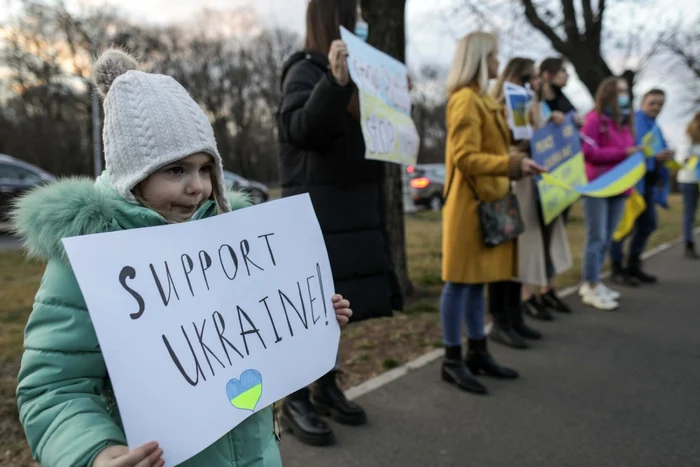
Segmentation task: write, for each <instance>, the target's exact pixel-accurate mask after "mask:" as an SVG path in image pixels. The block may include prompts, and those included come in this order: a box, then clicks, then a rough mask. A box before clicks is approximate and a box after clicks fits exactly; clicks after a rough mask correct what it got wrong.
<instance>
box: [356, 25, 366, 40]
mask: <svg viewBox="0 0 700 467" xmlns="http://www.w3.org/2000/svg"><path fill="white" fill-rule="evenodd" d="M355 35H356V36H357V37H359V38H360V39H362V40H363V41H365V42H367V36H369V25H368V24H367V23H365V22H364V21H358V22H357V24H355Z"/></svg>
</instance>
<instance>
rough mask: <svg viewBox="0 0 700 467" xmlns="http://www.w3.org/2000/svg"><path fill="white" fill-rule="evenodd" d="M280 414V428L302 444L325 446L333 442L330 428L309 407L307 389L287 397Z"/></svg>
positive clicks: (333, 438)
mask: <svg viewBox="0 0 700 467" xmlns="http://www.w3.org/2000/svg"><path fill="white" fill-rule="evenodd" d="M280 412H281V413H280V424H281V425H282V428H283V429H284V430H286V431H290V432H291V433H292V434H293V435H294V436H295V437H296V438H297V439H298V440H299V441H301V442H302V443H304V444H309V445H311V446H327V445H329V444H333V442H334V441H335V437H334V436H333V431H332V430H331V427H329V426H328V424H327V423H326V421H325V420H323V418H322V417H321V415H320V414H319V413H318V412H316V410H314V408H313V406H312V405H311V401H310V400H309V390H308V389H307V388H302V389H300V390H298V391H297V392H294V393H292V394H290V395H289V396H287V397H286V398H285V400H284V402H282V410H281V411H280Z"/></svg>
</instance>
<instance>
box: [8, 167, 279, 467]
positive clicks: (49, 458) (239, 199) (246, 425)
mask: <svg viewBox="0 0 700 467" xmlns="http://www.w3.org/2000/svg"><path fill="white" fill-rule="evenodd" d="M229 199H230V201H231V207H232V209H240V208H243V207H246V206H248V205H249V202H248V199H247V197H246V196H245V195H243V194H240V193H232V194H229ZM215 214H216V205H215V203H214V202H213V201H208V202H206V203H205V204H204V205H203V206H202V207H201V208H200V209H199V210H198V211H197V212H196V213H195V215H194V217H193V219H201V218H205V217H210V216H213V215H215ZM13 221H14V227H15V230H16V232H17V233H18V234H19V235H20V236H21V238H22V239H23V241H24V246H25V248H26V249H27V251H28V253H29V254H30V255H31V256H34V257H38V258H41V259H43V260H46V261H48V264H47V266H46V272H45V273H44V277H43V278H42V280H41V286H40V287H39V291H38V292H37V294H36V298H35V302H34V309H33V311H32V313H31V316H30V317H29V321H28V322H27V328H26V330H25V336H24V348H25V350H24V354H23V356H22V365H21V368H20V372H19V377H18V379H19V385H18V387H17V402H18V405H19V414H20V420H21V422H22V425H23V426H24V430H25V433H26V435H27V440H28V441H29V445H30V447H31V449H32V453H33V455H34V458H35V459H36V460H37V461H39V462H40V463H41V464H42V465H43V466H46V467H80V466H90V465H92V462H93V460H94V459H95V457H96V456H97V454H98V453H99V452H100V451H101V450H103V449H104V448H105V447H107V446H110V445H116V444H126V439H125V437H124V432H123V430H122V428H121V422H120V419H119V414H118V410H117V407H116V404H115V402H114V397H113V395H112V390H111V385H110V384H109V379H108V374H107V369H106V367H105V361H104V359H103V358H102V353H101V352H100V348H99V345H98V342H97V336H96V335H95V330H94V328H93V326H92V322H91V320H90V316H89V314H88V312H87V308H86V306H85V301H84V300H83V296H82V293H81V292H80V289H79V287H78V283H77V281H76V279H75V275H74V274H73V272H72V270H71V267H70V264H69V263H68V260H67V259H66V255H65V252H64V250H63V246H62V243H61V239H62V238H65V237H71V236H76V235H87V234H92V233H99V232H107V231H115V230H125V229H132V228H139V227H148V226H155V225H162V224H165V220H164V219H163V218H162V217H161V216H160V215H159V214H157V213H156V212H155V211H152V210H150V209H146V208H144V207H141V206H138V205H135V204H132V203H129V202H127V201H126V200H124V199H123V198H121V197H119V196H118V195H117V194H116V193H115V192H114V191H113V190H112V189H111V187H110V185H109V181H108V180H107V179H106V177H105V176H103V177H101V178H100V179H98V181H97V183H95V182H94V181H93V180H90V179H75V178H74V179H66V180H62V181H58V182H55V183H53V184H51V185H48V186H44V187H42V188H39V189H36V190H34V191H33V192H31V193H29V194H28V195H26V196H24V197H23V198H21V199H20V200H19V201H18V203H17V205H16V207H15V210H14V211H13ZM181 429H183V430H187V429H192V430H196V429H197V427H181ZM167 455H168V453H167V452H166V453H164V457H165V458H167ZM181 465H183V466H186V467H195V466H197V467H199V466H201V467H224V466H226V467H244V466H245V467H279V466H281V465H282V461H281V458H280V453H279V446H278V443H277V438H276V437H275V433H274V423H273V415H272V409H271V408H270V407H268V408H265V409H263V410H261V411H259V412H257V413H256V414H254V415H252V416H251V417H249V418H248V419H246V420H245V421H244V422H243V423H241V424H240V425H239V426H238V427H236V428H235V429H234V430H232V431H230V432H229V433H228V434H226V435H225V436H224V437H223V438H221V439H219V440H218V441H216V442H215V443H214V444H213V445H211V446H210V447H208V448H207V449H205V450H204V451H202V452H201V453H199V454H197V455H196V456H195V457H193V458H192V459H190V460H188V461H187V462H185V463H183V464H181Z"/></svg>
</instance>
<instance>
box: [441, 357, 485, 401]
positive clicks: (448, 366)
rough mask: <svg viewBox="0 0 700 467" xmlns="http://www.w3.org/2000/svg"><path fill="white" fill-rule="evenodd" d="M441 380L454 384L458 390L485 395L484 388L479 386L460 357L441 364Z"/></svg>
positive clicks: (446, 360) (481, 385)
mask: <svg viewBox="0 0 700 467" xmlns="http://www.w3.org/2000/svg"><path fill="white" fill-rule="evenodd" d="M442 380H443V381H446V382H448V383H450V384H454V385H455V386H457V387H458V388H460V389H462V390H464V391H467V392H471V393H474V394H486V393H487V390H486V386H484V385H483V384H481V383H480V382H479V381H478V380H477V379H476V378H474V375H472V374H471V373H470V372H469V369H468V368H467V365H466V363H464V360H462V358H461V357H460V358H459V359H457V360H448V359H447V358H446V359H445V360H443V362H442Z"/></svg>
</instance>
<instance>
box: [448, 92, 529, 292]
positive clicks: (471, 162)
mask: <svg viewBox="0 0 700 467" xmlns="http://www.w3.org/2000/svg"><path fill="white" fill-rule="evenodd" d="M509 144H510V132H509V130H508V124H507V123H506V120H505V117H504V115H503V107H502V106H500V105H498V102H496V101H495V100H494V99H493V97H491V96H490V95H488V94H479V93H478V91H477V90H476V88H472V87H464V88H462V89H460V90H458V91H455V92H454V93H453V94H452V95H451V96H450V98H449V100H448V102H447V146H446V149H445V167H446V170H447V174H448V178H447V184H446V187H447V188H446V191H447V198H446V200H445V207H444V210H443V214H442V225H443V229H442V230H443V234H442V278H443V280H445V281H449V282H455V283H459V284H484V283H489V282H500V281H508V280H511V279H512V278H513V277H516V276H517V274H518V268H517V253H516V242H515V241H512V242H508V243H504V244H502V245H499V246H496V247H488V246H486V244H484V237H483V234H482V231H481V224H480V222H479V214H478V212H477V206H478V201H477V199H476V197H475V196H474V191H476V193H477V195H478V197H479V200H481V201H486V202H488V201H496V200H499V199H503V198H505V197H506V195H508V192H509V190H510V179H517V178H520V177H521V170H520V166H521V163H522V157H521V156H510V155H509V150H510V148H509ZM470 183H471V184H472V186H473V187H474V191H472V188H471V187H470V185H469V184H470Z"/></svg>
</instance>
